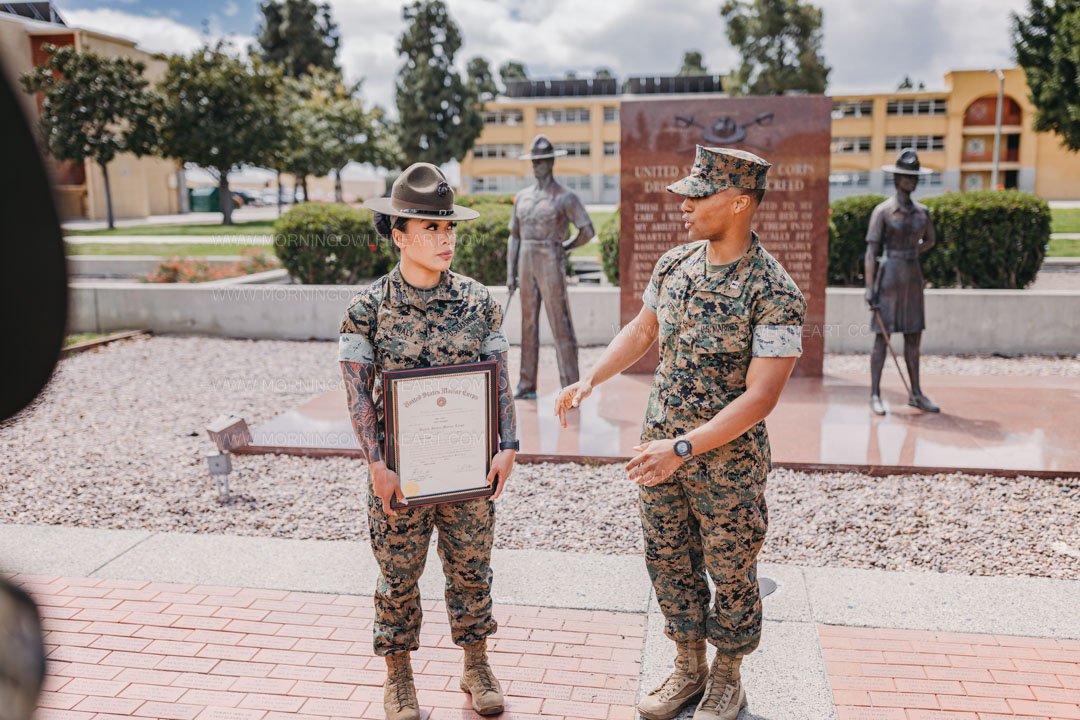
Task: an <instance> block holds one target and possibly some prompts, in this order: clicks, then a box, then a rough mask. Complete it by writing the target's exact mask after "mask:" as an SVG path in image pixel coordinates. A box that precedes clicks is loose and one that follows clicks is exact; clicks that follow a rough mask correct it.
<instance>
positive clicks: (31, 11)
mask: <svg viewBox="0 0 1080 720" xmlns="http://www.w3.org/2000/svg"><path fill="white" fill-rule="evenodd" d="M0 14H5V15H14V16H16V17H21V18H26V19H27V20H37V21H38V22H44V23H49V24H50V25H67V23H66V22H64V18H63V16H62V15H60V11H59V10H57V9H56V6H55V5H53V4H52V3H51V2H0Z"/></svg>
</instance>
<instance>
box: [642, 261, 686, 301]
mask: <svg viewBox="0 0 1080 720" xmlns="http://www.w3.org/2000/svg"><path fill="white" fill-rule="evenodd" d="M686 247H687V246H685V245H679V246H677V247H674V248H672V249H671V250H668V251H667V252H666V253H664V254H663V255H661V256H660V259H659V260H657V261H656V265H655V266H653V271H652V275H651V276H650V277H649V284H648V285H647V286H646V287H645V292H643V293H642V294H641V302H642V303H644V305H645V307H647V308H648V309H649V310H651V311H652V312H654V313H655V312H656V308H657V307H658V306H659V304H660V286H662V285H663V284H664V278H666V277H667V276H668V273H669V272H671V268H673V267H674V266H675V264H676V263H677V262H678V261H679V260H680V259H681V258H682V257H683V256H684V255H685V254H686V250H685V248H686Z"/></svg>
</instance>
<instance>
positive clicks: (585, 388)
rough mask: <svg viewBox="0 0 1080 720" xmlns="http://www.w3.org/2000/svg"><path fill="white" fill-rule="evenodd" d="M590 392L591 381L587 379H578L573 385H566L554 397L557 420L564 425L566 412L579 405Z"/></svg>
mask: <svg viewBox="0 0 1080 720" xmlns="http://www.w3.org/2000/svg"><path fill="white" fill-rule="evenodd" d="M591 394H592V383H591V382H590V381H589V380H587V379H586V380H578V381H577V382H576V383H574V384H573V385H567V386H566V387H564V388H563V389H562V392H560V393H559V397H557V398H556V399H555V414H556V415H558V416H559V422H560V423H562V426H563V427H564V428H565V427H566V413H567V412H569V411H570V410H572V409H574V408H576V407H578V406H579V405H581V401H582V400H584V399H585V398H587V397H589V395H591Z"/></svg>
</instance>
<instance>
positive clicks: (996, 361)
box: [825, 336, 1080, 377]
mask: <svg viewBox="0 0 1080 720" xmlns="http://www.w3.org/2000/svg"><path fill="white" fill-rule="evenodd" d="M903 347H904V341H903V340H902V339H900V338H899V337H897V336H893V349H894V350H896V352H898V353H902V350H903ZM901 362H903V360H902V359H901ZM890 369H892V368H891V365H890ZM919 371H920V373H921V374H922V375H1027V376H1034V375H1042V376H1058V377H1080V355H1065V356H1061V357H1054V356H1047V355H1019V356H1016V357H998V356H993V355H923V356H922V358H921V359H920V362H919ZM825 372H826V373H867V374H869V372H870V356H869V355H863V354H850V355H826V356H825Z"/></svg>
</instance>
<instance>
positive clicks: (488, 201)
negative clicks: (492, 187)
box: [454, 195, 515, 208]
mask: <svg viewBox="0 0 1080 720" xmlns="http://www.w3.org/2000/svg"><path fill="white" fill-rule="evenodd" d="M514 197H515V196H514V195H458V196H457V197H455V198H454V202H455V203H456V204H458V205H461V206H462V207H469V208H475V207H476V206H477V205H513V204H514Z"/></svg>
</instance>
